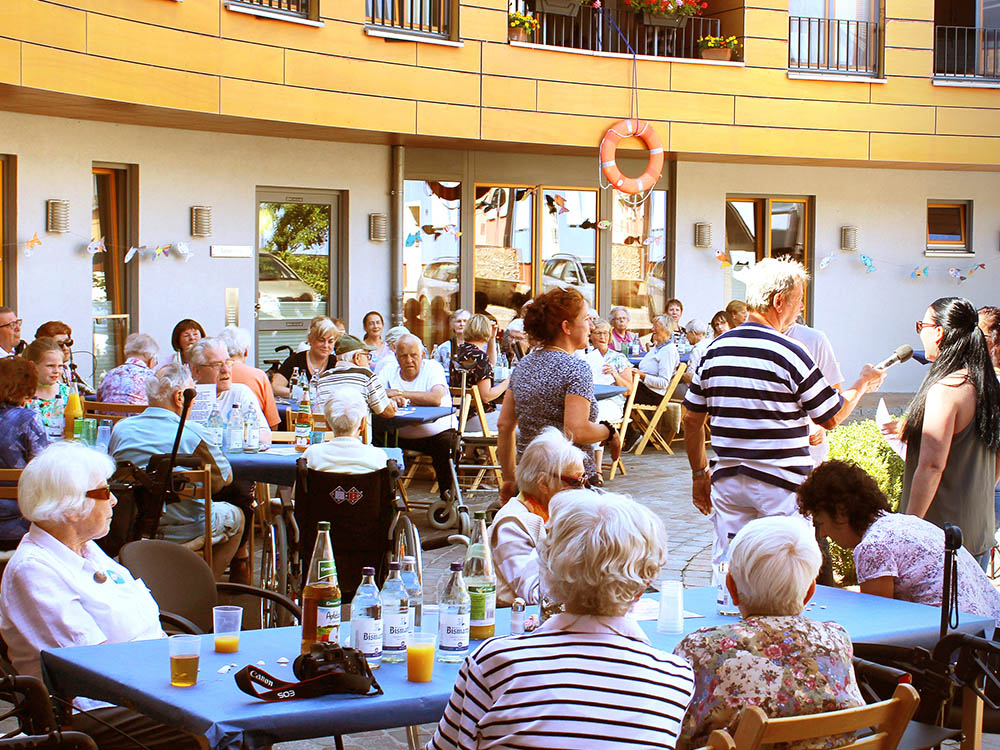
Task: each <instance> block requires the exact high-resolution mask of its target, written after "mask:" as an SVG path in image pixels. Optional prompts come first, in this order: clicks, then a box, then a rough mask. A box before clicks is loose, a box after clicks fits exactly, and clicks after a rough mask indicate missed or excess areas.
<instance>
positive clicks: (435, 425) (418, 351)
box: [380, 334, 456, 500]
mask: <svg viewBox="0 0 1000 750" xmlns="http://www.w3.org/2000/svg"><path fill="white" fill-rule="evenodd" d="M423 357H424V344H423V342H422V341H421V340H420V339H418V338H417V337H416V336H414V335H413V334H409V335H407V336H403V337H401V338H400V339H399V341H398V342H397V343H396V359H397V360H398V362H399V364H398V366H396V367H390V368H388V369H387V370H383V372H382V375H381V376H380V378H381V380H382V383H383V384H384V385H385V388H386V393H387V394H388V395H389V398H391V399H393V400H394V401H395V402H396V404H398V405H399V406H403V405H405V404H407V403H410V404H413V405H415V406H450V405H451V392H450V391H449V390H448V379H447V377H446V376H445V374H444V368H443V367H441V365H440V364H439V363H438V362H436V361H435V360H433V359H426V360H425V359H424V358H423ZM455 435H456V430H455V419H454V417H453V416H452V415H450V414H449V415H448V416H445V417H441V418H440V419H437V420H435V421H433V422H428V423H427V424H419V425H414V426H412V427H402V428H400V430H399V442H398V445H399V447H400V448H403V449H404V450H413V451H417V452H418V453H423V454H425V455H428V456H430V457H431V462H432V463H433V465H434V474H435V476H436V477H437V482H438V492H439V493H440V495H441V499H442V500H444V499H445V493H446V492H447V491H448V490H449V489H450V488H451V448H452V442H453V441H454V438H455Z"/></svg>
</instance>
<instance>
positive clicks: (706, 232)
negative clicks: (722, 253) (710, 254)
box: [694, 221, 712, 247]
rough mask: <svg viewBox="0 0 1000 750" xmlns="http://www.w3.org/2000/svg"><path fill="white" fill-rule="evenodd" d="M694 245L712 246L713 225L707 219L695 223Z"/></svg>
mask: <svg viewBox="0 0 1000 750" xmlns="http://www.w3.org/2000/svg"><path fill="white" fill-rule="evenodd" d="M694 246H695V247H711V246H712V225H711V224H709V223H708V222H707V221H699V222H696V223H695V225H694Z"/></svg>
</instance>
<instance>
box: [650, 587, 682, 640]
mask: <svg viewBox="0 0 1000 750" xmlns="http://www.w3.org/2000/svg"><path fill="white" fill-rule="evenodd" d="M656 632H657V633H683V632H684V586H683V585H682V584H681V582H680V581H663V582H662V583H661V584H660V616H659V617H658V618H657V620H656Z"/></svg>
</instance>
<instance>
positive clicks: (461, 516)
mask: <svg viewBox="0 0 1000 750" xmlns="http://www.w3.org/2000/svg"><path fill="white" fill-rule="evenodd" d="M458 533H459V534H462V535H463V536H467V537H469V538H470V539H471V538H472V519H471V518H469V511H468V510H467V509H466V508H464V507H463V508H462V509H461V510H459V511H458Z"/></svg>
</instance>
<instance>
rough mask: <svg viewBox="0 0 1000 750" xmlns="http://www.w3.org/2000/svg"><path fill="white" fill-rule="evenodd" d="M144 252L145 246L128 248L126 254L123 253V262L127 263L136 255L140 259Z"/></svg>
mask: <svg viewBox="0 0 1000 750" xmlns="http://www.w3.org/2000/svg"><path fill="white" fill-rule="evenodd" d="M145 252H146V246H145V245H139V246H138V247H136V246H135V245H133V246H132V247H130V248H129V249H128V252H127V253H125V260H124V262H125V263H128V262H129V261H130V260H132V258H134V257H135V256H136V255H139V256H140V257H141V256H142V254H143V253H145Z"/></svg>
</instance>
